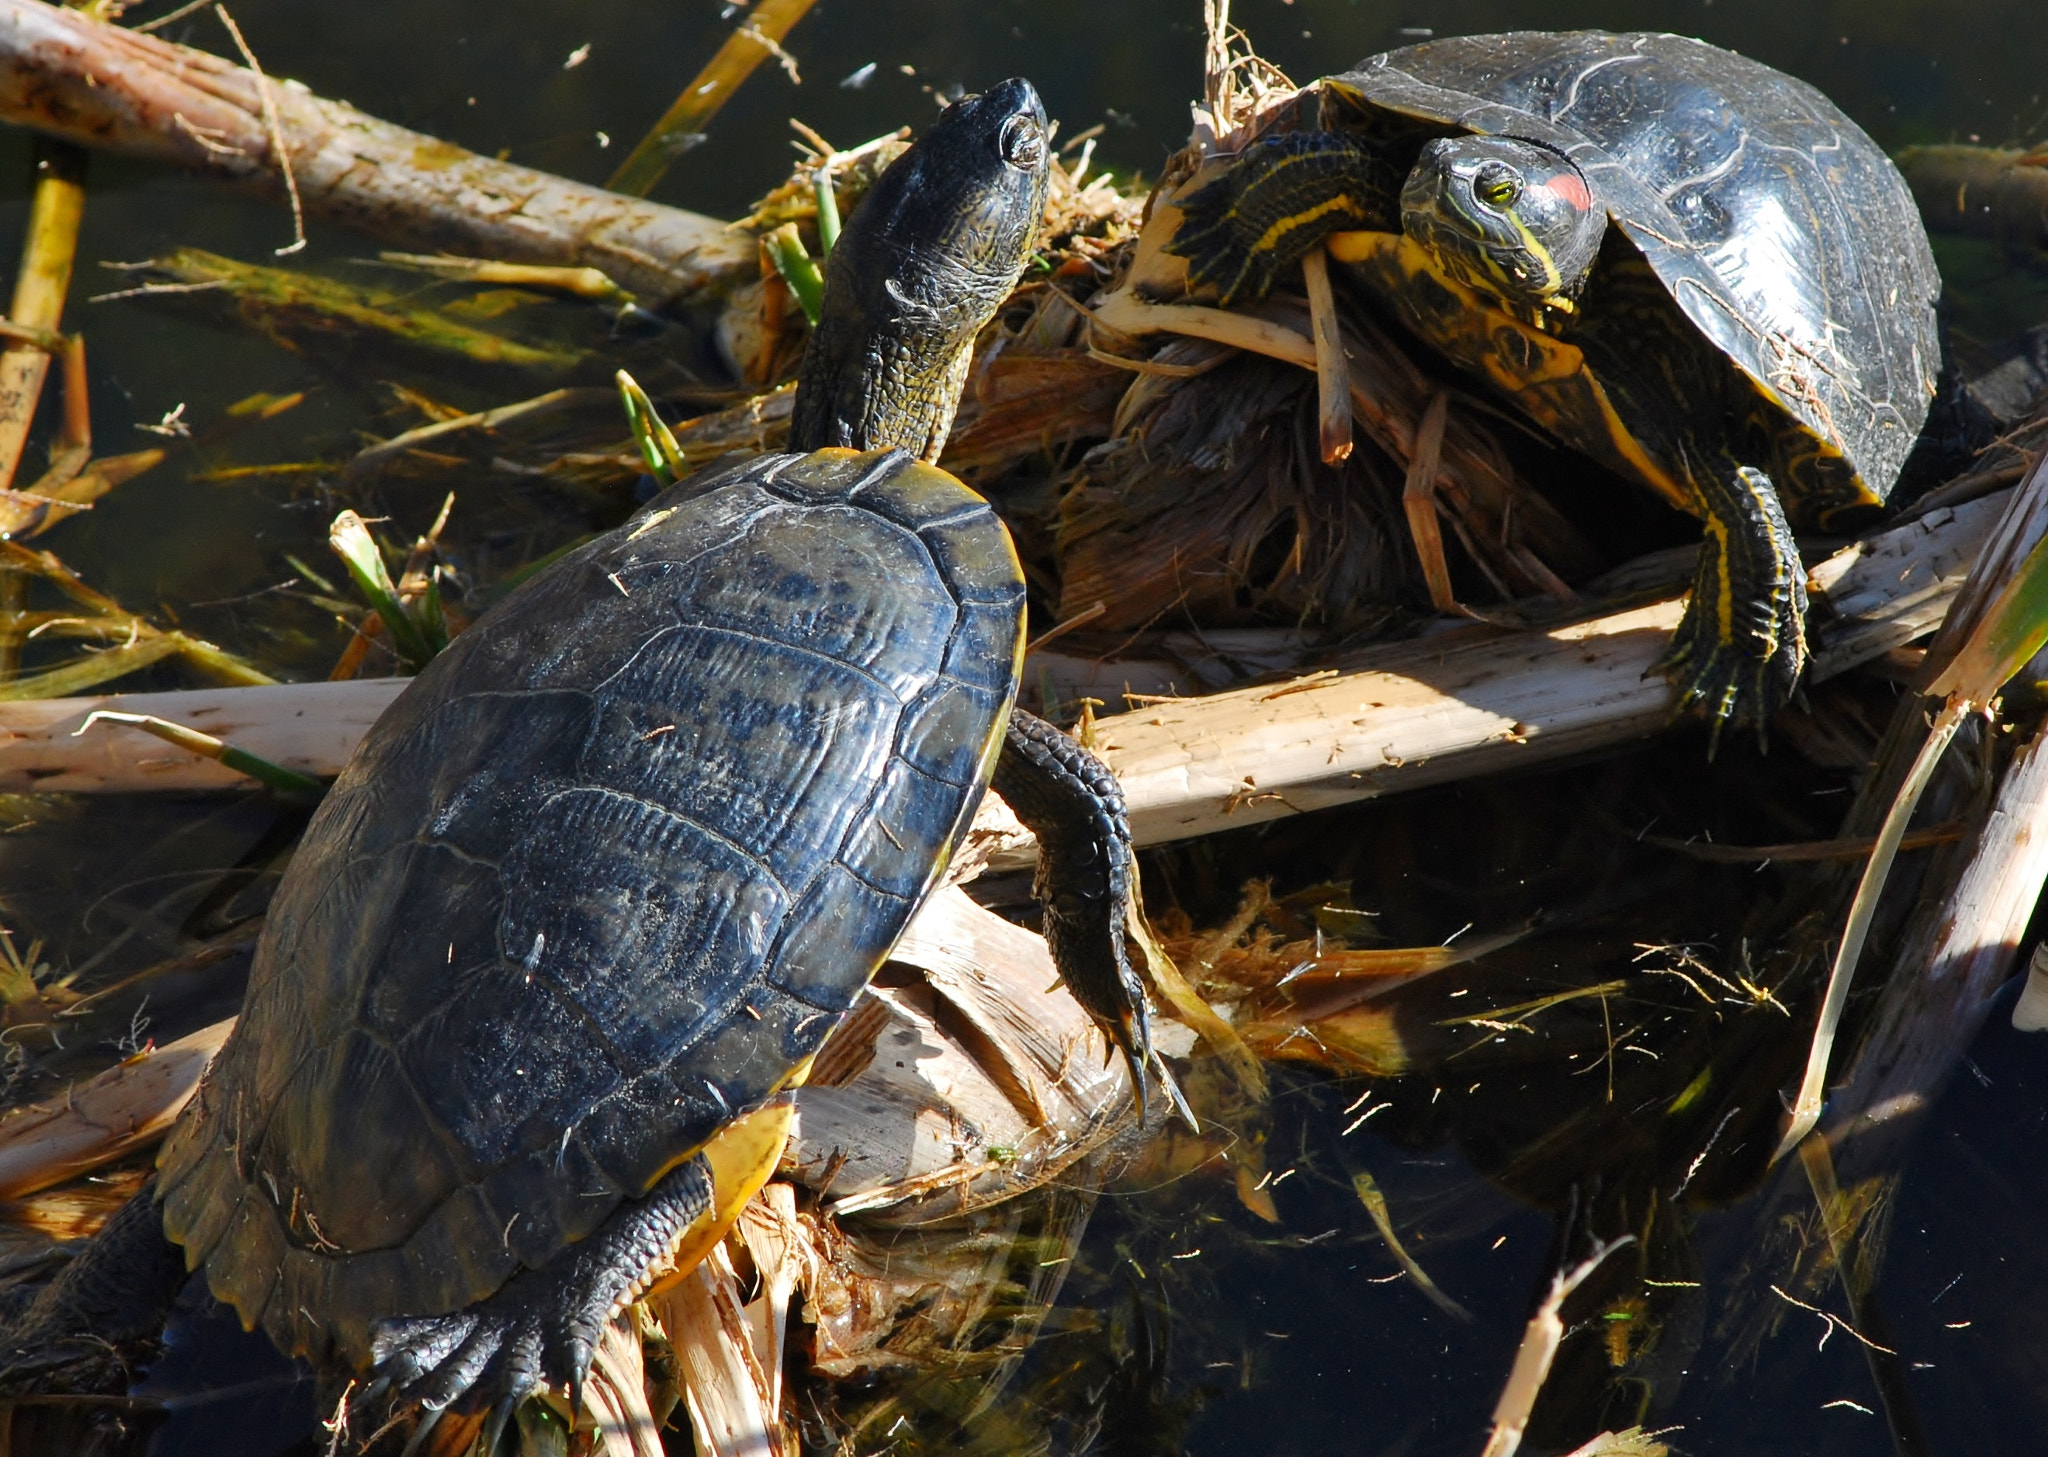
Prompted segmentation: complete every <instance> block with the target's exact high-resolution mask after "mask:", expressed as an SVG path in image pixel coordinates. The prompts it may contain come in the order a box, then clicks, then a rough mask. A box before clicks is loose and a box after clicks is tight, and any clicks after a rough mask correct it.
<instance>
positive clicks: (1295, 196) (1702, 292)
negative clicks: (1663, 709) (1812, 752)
mask: <svg viewBox="0 0 2048 1457" xmlns="http://www.w3.org/2000/svg"><path fill="white" fill-rule="evenodd" d="M1318 98H1319V101H1320V115H1319V116H1317V117H1316V118H1315V119H1314V122H1313V123H1312V124H1313V125H1315V126H1317V127H1319V128H1320V129H1317V130H1291V131H1277V132H1273V133H1269V134H1267V135H1266V136H1264V137H1262V138H1261V139H1260V140H1258V141H1257V142H1255V143H1254V144H1252V145H1251V146H1249V147H1247V148H1246V149H1245V150H1244V151H1243V152H1242V153H1241V154H1240V155H1239V156H1238V157H1237V158H1236V159H1235V161H1234V162H1232V163H1231V164H1230V165H1229V167H1228V169H1227V170H1226V171H1224V172H1223V173H1222V175H1221V176H1219V177H1217V178H1216V179H1215V180H1213V181H1210V182H1208V183H1206V185H1204V186H1201V187H1200V188H1198V189H1196V190H1195V191H1193V192H1192V194H1191V195H1189V196H1186V197H1184V198H1183V199H1182V201H1181V206H1182V207H1183V209H1184V212H1185V216H1184V218H1183V220H1182V223H1181V226H1180V228H1179V231H1178V233H1177V234H1176V236H1175V238H1174V240H1173V242H1172V243H1171V245H1170V246H1171V249H1172V251H1174V252H1176V253H1179V254H1181V255H1182V256H1183V257H1185V258H1186V259H1187V260H1188V265H1189V266H1188V276H1189V279H1190V281H1191V282H1192V283H1193V284H1194V285H1196V286H1203V285H1212V286H1214V287H1215V289H1216V290H1217V291H1218V293H1219V294H1220V295H1221V297H1222V299H1223V301H1224V302H1225V303H1229V302H1231V301H1232V300H1235V299H1241V298H1256V297H1258V296H1260V295H1262V294H1263V293H1265V291H1266V290H1267V289H1268V288H1270V287H1271V286H1272V284H1273V283H1274V281H1275V280H1276V279H1278V278H1280V277H1281V276H1283V274H1284V273H1285V272H1286V271H1287V270H1288V269H1289V268H1290V267H1292V266H1293V265H1294V264H1295V263H1296V262H1298V261H1299V260H1300V259H1301V257H1302V256H1303V255H1304V254H1306V253H1307V252H1308V251H1309V250H1310V249H1311V248H1313V247H1314V246H1315V245H1316V244H1317V243H1318V242H1322V241H1324V240H1325V239H1326V238H1327V239H1328V240H1329V243H1330V252H1331V255H1332V256H1333V257H1334V258H1337V259H1340V260H1344V261H1348V262H1350V263H1351V264H1352V265H1353V268H1354V270H1355V273H1356V276H1357V277H1359V278H1360V279H1361V280H1362V281H1363V282H1364V284H1365V285H1366V287H1367V288H1368V290H1369V291H1370V292H1371V293H1372V294H1373V295H1374V296H1375V297H1376V298H1377V299H1378V300H1380V301H1381V302H1382V304H1383V305H1384V306H1385V307H1386V308H1387V309H1389V310H1390V311H1391V312H1393V313H1394V314H1395V315H1396V316H1397V317H1398V318H1399V319H1400V320H1402V321H1403V322H1404V323H1405V324H1406V325H1407V326H1408V327H1409V328H1410V329H1411V330H1412V331H1413V332H1414V333H1415V334H1416V335H1417V336H1419V337H1420V338H1421V339H1422V340H1423V341H1425V342H1426V343H1427V344H1429V345H1430V346H1432V347H1434V348H1435V349H1437V350H1440V351H1441V352H1442V353H1443V354H1445V355H1446V356H1448V357H1449V358H1450V359H1451V360H1453V361H1454V362H1455V363H1456V364H1458V365H1459V366H1461V367H1463V368H1464V369H1467V370H1469V371H1472V372H1473V373H1476V374H1478V375H1479V376H1481V377H1482V378H1484V379H1485V380H1487V381H1488V382H1489V383H1490V384H1491V385H1492V386H1493V387H1494V388H1496V389H1497V390H1499V391H1501V392H1503V393H1504V394H1506V395H1507V396H1508V397H1509V398H1510V399H1512V400H1513V401H1514V402H1515V403H1516V404H1518V405H1519V406H1520V407H1521V409H1522V410H1523V411H1524V412H1526V413H1527V414H1528V415H1529V416H1530V417H1531V418H1532V419H1533V420H1535V421H1536V422H1537V423H1538V424H1540V425H1542V426H1544V427H1546V428H1547V429H1549V430H1550V431H1551V432H1552V433H1553V434H1555V435H1556V436H1557V437H1558V438H1559V439H1561V440H1562V441H1564V442H1565V443H1566V444H1568V445H1570V446H1572V447H1574V448H1576V449H1579V450H1582V451H1584V452H1586V453H1587V454H1588V455H1591V456H1593V457H1594V458H1596V459H1598V460H1599V461H1601V462H1602V463H1603V464H1605V465H1607V466H1609V467H1611V468H1612V469H1614V470H1616V471H1618V472H1620V473H1621V474H1623V475H1624V476H1627V477H1630V478H1632V479H1634V480H1637V481H1640V482H1642V483H1643V484H1645V485H1647V486H1649V487H1650V488H1651V489H1653V490H1655V491H1656V492H1657V493H1658V494H1659V495H1661V496H1663V497H1664V498H1665V499H1667V500H1669V501H1670V502H1672V503H1673V504H1674V505H1677V506H1679V507H1682V508H1683V509H1685V510H1687V511H1690V512H1692V513H1693V514H1694V515H1696V516H1699V517H1702V518H1703V519H1704V520H1705V522H1706V526H1707V539H1706V542H1705V545H1704V547H1703V549H1702V550H1701V552H1700V558H1699V565H1698V568H1697V571H1696V573H1695V576H1694V581H1693V592H1692V599H1691V601H1690V603H1689V604H1688V605H1687V608H1686V612H1685V616H1684V618H1683V620H1682V621H1681V622H1680V624H1679V627H1678V630H1677V633H1676V635H1675V636H1674V638H1673V640H1672V643H1671V647H1670V650H1669V652H1668V653H1667V654H1666V655H1665V658H1664V663H1663V666H1664V667H1665V668H1666V669H1667V670H1668V671H1670V672H1671V673H1672V674H1673V676H1674V677H1675V678H1676V680H1677V681H1678V682H1679V684H1680V686H1681V689H1682V693H1683V697H1682V700H1681V701H1682V702H1696V703H1698V704H1699V705H1700V706H1701V707H1702V708H1703V709H1704V710H1705V712H1706V713H1707V715H1708V716H1709V717H1710V718H1711V719H1712V720H1713V721H1714V724H1715V728H1716V732H1717V733H1718V729H1719V726H1720V724H1721V723H1722V722H1724V721H1728V720H1731V719H1732V720H1741V719H1745V718H1751V717H1754V718H1755V719H1757V720H1758V722H1759V731H1761V721H1762V719H1763V718H1764V716H1765V715H1767V714H1769V713H1770V712H1771V711H1772V710H1774V709H1776V708H1777V707H1779V706H1780V705H1781V704H1783V703H1784V702H1785V701H1786V699H1787V698H1789V697H1790V695H1791V694H1792V692H1793V689H1794V687H1795V685H1796V684H1797V681H1798V677H1799V673H1800V670H1801V667H1802V666H1803V664H1804V662H1805V654H1806V647H1805V635H1804V617H1805V607H1806V593H1805V583H1804V572H1803V570H1802V568H1801V566H1800V561H1799V553H1798V549H1797V547H1796V546H1795V544H1794V542H1793V539H1792V535H1791V532H1790V530H1789V529H1788V527H1787V524H1786V515H1787V513H1788V511H1789V513H1790V515H1791V517H1792V519H1793V520H1795V521H1799V522H1800V523H1802V524H1805V525H1812V526H1818V527H1821V528H1823V529H1834V528H1837V527H1839V526H1841V525H1843V524H1844V523H1846V522H1848V521H1850V520H1851V519H1852V518H1853V517H1854V516H1855V515H1856V514H1857V513H1858V512H1859V510H1861V509H1862V508H1867V507H1874V506H1878V505H1881V504H1882V503H1883V501H1884V499H1885V496H1886V494H1887V493H1888V492H1889V491H1890V489H1891V487H1892V485H1893V483H1894V482H1895V481H1896V479H1897V477H1898V474H1899V469H1900V467H1901V465H1902V464H1903V463H1904V462H1905V459H1906V456H1907V453H1908V452H1909V451H1910V450H1911V449H1912V447H1913V444H1914V441H1915V439H1916V437H1917V435H1918V433H1919V431H1920V427H1921V424H1922V422H1923V421H1924V420H1925V418H1926V416H1927V410H1928V404H1929V402H1930V400H1931V399H1932V396H1933V393H1934V384H1935V374H1936V370H1937V368H1938V366H1939V361H1940V346H1939V341H1938V337H1937V334H1936V328H1935V317H1934V304H1935V299H1936V297H1937V295H1938V294H1939V292H1940V281H1939V279H1938V278H1937V276H1936V274H1935V270H1934V258H1933V255H1932V253H1931V252H1930V251H1929V249H1928V246H1927V238H1926V234H1925V233H1924V231H1923V230H1922V228H1921V224H1920V214H1919V212H1918V210H1917V209H1916V208H1915V207H1914V205H1913V199H1912V196H1911V195H1910V194H1909V193H1908V192H1907V190H1906V186H1905V183H1904V182H1903V181H1902V180H1901V178H1900V177H1899V175H1898V173H1897V171H1896V170H1895V169H1894V168H1893V167H1892V165H1891V162H1890V161H1889V160H1888V159H1887V158H1886V157H1885V155H1884V153H1883V152H1882V151H1880V150H1879V149H1878V147H1877V145H1876V144H1875V143H1874V142H1872V141H1871V140H1870V138H1869V137H1867V136H1865V135H1864V133H1863V132H1862V131H1861V130H1860V129H1859V128H1858V127H1857V126H1856V124H1855V123H1854V122H1852V121H1850V120H1849V118H1848V117H1846V116H1844V115H1843V114H1842V113H1841V112H1840V111H1839V110H1838V109H1837V108H1836V107H1835V106H1834V104H1833V103H1831V102H1830V101H1829V100H1828V99H1827V98H1826V97H1824V96H1822V95H1821V94H1820V93H1819V92H1818V91H1815V90H1814V89H1813V88H1812V87H1811V86H1808V85H1806V84H1805V83H1804V82H1801V81H1796V80H1794V79H1793V78H1791V77H1790V76H1786V75H1783V74H1781V73H1780V72H1777V71H1774V70H1772V69H1770V68H1769V67H1768V66H1764V65H1760V64H1758V63H1757V62H1755V61H1752V60H1748V59H1746V58H1744V57H1742V56H1738V55H1735V54H1733V53H1731V52H1728V51H1724V50H1719V49H1717V48H1715V47H1713V46H1710V45H1705V44H1703V43H1701V42H1699V41H1695V40H1687V39H1685V38H1683V37H1680V36H1674V35H1607V34H1602V33H1598V32H1593V31H1582V32H1576V33H1571V34H1542V33H1534V32H1525V33H1518V34H1513V35H1493V36H1469V37H1463V38H1459V39H1452V40H1441V41H1433V42H1429V43H1427V44H1424V45H1417V46H1410V47H1407V48H1406V49H1403V50H1398V51H1392V52H1390V53H1388V54H1386V55H1382V56H1375V57H1374V58H1373V59H1371V60H1369V61H1365V62H1363V63H1362V64H1360V65H1359V66H1358V67H1357V68H1356V69H1355V70H1352V71H1349V72H1346V73H1345V74H1343V75H1341V76H1335V77H1332V78H1330V79H1328V80H1326V81H1324V82H1323V83H1322V84H1321V87H1320V90H1319V93H1318ZM1304 110H1306V108H1304ZM1610 222H1612V223H1613V224H1614V226H1612V227H1609V226H1608V224H1609V223H1610Z"/></svg>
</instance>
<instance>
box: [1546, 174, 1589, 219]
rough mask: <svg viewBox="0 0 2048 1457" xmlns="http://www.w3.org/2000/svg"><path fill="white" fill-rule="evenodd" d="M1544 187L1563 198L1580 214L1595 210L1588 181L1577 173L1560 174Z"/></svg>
mask: <svg viewBox="0 0 2048 1457" xmlns="http://www.w3.org/2000/svg"><path fill="white" fill-rule="evenodd" d="M1543 187H1544V188H1545V190H1547V191H1549V192H1553V193H1555V194H1556V195H1557V196H1559V197H1561V198H1563V199H1564V200H1565V201H1566V202H1568V203H1570V204H1571V205H1572V206H1573V207H1575V208H1577V209H1578V210H1579V211H1580V212H1591V211H1592V210H1593V194H1592V192H1591V191H1590V190H1589V189H1588V188H1587V186H1586V179H1585V178H1583V177H1581V176H1579V174H1578V173H1576V172H1560V173H1559V174H1558V175H1557V176H1555V177H1553V178H1551V179H1550V180H1549V181H1548V182H1546V183H1544V184H1543Z"/></svg>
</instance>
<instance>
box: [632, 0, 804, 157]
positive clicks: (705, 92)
mask: <svg viewBox="0 0 2048 1457" xmlns="http://www.w3.org/2000/svg"><path fill="white" fill-rule="evenodd" d="M814 3H815V0H760V3H759V4H758V5H756V6H755V7H754V8H753V9H752V10H750V11H746V12H744V16H745V18H744V19H743V20H742V21H741V22H740V24H739V25H738V26H737V27H736V28H735V29H734V30H733V33H732V34H731V35H729V36H727V37H726V39H725V44H724V45H722V46H720V47H719V48H718V54H717V55H715V56H713V57H712V58H711V59H710V60H709V61H708V62H706V63H705V66H704V69H703V70H701V71H699V72H698V73H697V74H696V75H695V76H693V77H691V78H690V84H689V85H688V86H685V87H684V88H683V92H682V95H680V96H678V97H677V98H676V99H675V101H674V103H673V104H671V105H670V107H669V109H668V110H667V111H665V112H663V113H662V116H661V120H660V121H657V122H656V123H655V124H654V126H653V127H652V128H651V129H650V130H649V131H648V133H647V135H646V136H644V137H642V138H641V139H640V142H639V145H637V146H635V147H634V148H633V150H632V151H630V152H628V153H627V154H626V160H625V161H623V162H621V163H619V168H618V170H617V171H616V172H614V173H612V175H611V177H610V178H609V179H607V180H606V182H605V186H606V187H609V188H610V189H611V190H612V191H614V192H623V193H626V194H627V195H628V196H631V197H645V196H646V195H647V194H648V193H650V192H652V191H653V190H654V184H655V183H657V182H659V181H661V178H662V174H663V173H665V172H667V171H668V164H669V163H670V162H671V161H673V160H674V159H675V158H676V157H677V156H679V155H681V154H682V153H683V152H684V151H685V150H687V149H688V148H689V147H690V146H692V145H693V144H694V143H695V142H696V141H699V140H701V139H702V137H703V134H704V128H705V127H707V126H708V125H710V123H711V118H712V117H713V116H715V115H717V114H718V110H719V108H720V107H722V106H724V105H725V103H726V101H727V100H728V99H730V98H731V96H732V94H733V93H734V92H735V91H737V90H739V88H740V86H741V84H742V83H743V82H745V81H746V79H747V77H749V76H751V75H753V74H754V71H755V69H756V68H757V67H758V66H759V65H760V64H761V62H763V61H765V60H767V59H768V58H769V57H770V56H783V55H786V54H787V52H785V51H784V50H783V49H782V38H783V37H784V36H786V35H788V34H789V32H790V29H791V27H793V26H794V25H795V24H796V23H797V22H798V21H799V20H802V19H803V18H804V14H805V12H806V11H808V10H809V9H810V8H811V6H812V4H814Z"/></svg>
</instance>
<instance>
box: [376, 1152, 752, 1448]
mask: <svg viewBox="0 0 2048 1457" xmlns="http://www.w3.org/2000/svg"><path fill="white" fill-rule="evenodd" d="M710 1179H711V1176H710V1174H709V1172H708V1171H707V1170H706V1168H705V1165H704V1161H703V1160H702V1159H692V1160H690V1161H689V1162H687V1163H685V1164H683V1165H681V1166H680V1167H678V1168H676V1169H673V1170H671V1171H670V1172H669V1173H668V1174H666V1175H664V1176H663V1177H662V1179H661V1181H660V1182H659V1183H657V1184H656V1185H655V1186H654V1188H653V1189H652V1190H650V1191H649V1192H648V1193H647V1195H646V1196H645V1197H643V1198H640V1199H633V1200H629V1201H627V1202H626V1203H625V1204H622V1205H621V1206H620V1207H619V1208H618V1209H617V1210H615V1211H614V1212H613V1214H612V1215H611V1217H610V1218H609V1219H607V1220H606V1221H605V1222H604V1223H603V1224H602V1225H600V1226H599V1227H598V1229H597V1230H596V1232H594V1233H593V1234H591V1235H590V1236H588V1237H587V1238H585V1239H583V1240H582V1241H580V1242H578V1243H576V1244H573V1245H570V1246H569V1247H568V1248H566V1249H564V1250H562V1251H561V1252H560V1253H559V1254H557V1255H556V1256H555V1258H554V1259H552V1260H550V1261H548V1263H547V1264H545V1265H543V1266H541V1267H540V1268H539V1269H537V1270H536V1269H528V1270H521V1271H520V1272H519V1273H518V1274H516V1275H514V1276H513V1277H512V1278H511V1279H510V1280H508V1281H506V1282H505V1284H504V1285H502V1286H501V1287H499V1289H498V1292H497V1293H496V1294H495V1295H492V1296H490V1297H489V1298H487V1299H485V1300H480V1301H478V1302H477V1303H476V1304H475V1305H471V1306H468V1307H467V1308H465V1309H462V1310H458V1311H455V1312H453V1313H451V1314H447V1315H420V1316H400V1317H395V1318H393V1319H390V1320H385V1321H382V1322H380V1323H379V1324H378V1326H377V1328H376V1331H375V1334H374V1335H373V1337H372V1340H371V1346H370V1355H371V1362H372V1366H373V1368H374V1370H373V1375H375V1376H376V1377H379V1378H388V1379H389V1380H390V1381H391V1383H392V1385H393V1386H394V1387H395V1388H396V1389H397V1390H398V1391H399V1392H400V1393H401V1394H402V1395H405V1396H408V1397H411V1398H412V1399H414V1400H416V1401H418V1402H419V1403H421V1404H422V1405H423V1406H426V1407H429V1408H433V1409H436V1410H438V1409H441V1408H444V1407H448V1406H453V1405H457V1404H460V1405H461V1406H462V1407H463V1408H464V1409H466V1410H472V1411H473V1410H477V1409H479V1408H481V1407H483V1406H486V1405H489V1406H491V1407H492V1408H493V1409H494V1410H496V1409H497V1408H500V1407H503V1408H506V1409H508V1410H509V1409H510V1408H511V1407H516V1406H517V1405H518V1404H519V1403H520V1402H521V1401H522V1400H524V1399H525V1398H526V1397H527V1396H528V1395H530V1394H531V1393H532V1392H534V1391H535V1390H536V1389H538V1388H539V1387H542V1386H558V1387H560V1386H566V1387H568V1388H570V1389H571V1390H572V1391H574V1392H576V1393H577V1396H578V1398H579V1402H580V1397H581V1393H582V1386H583V1379H584V1377H585V1376H586V1375H588V1374H589V1371H590V1363H591V1359H592V1357H593V1354H594V1353H595V1350H596V1346H597V1337H598V1334H599V1333H600V1332H601V1331H602V1330H603V1328H604V1325H605V1322H607V1321H609V1320H610V1319H611V1318H612V1316H613V1315H614V1314H615V1313H616V1312H617V1310H618V1309H619V1307H620V1306H621V1305H623V1304H624V1303H625V1302H627V1301H628V1300H630V1299H631V1298H632V1293H633V1291H634V1290H635V1289H637V1288H638V1287H639V1285H640V1284H641V1282H643V1281H644V1280H645V1279H646V1277H647V1273H648V1271H649V1270H650V1269H652V1268H654V1267H655V1266H656V1265H658V1264H659V1263H660V1262H661V1261H663V1260H664V1259H666V1258H667V1257H668V1256H669V1253H670V1252H671V1251H672V1250H673V1249H674V1248H675V1246H676V1242H677V1240H678V1239H680V1238H681V1237H682V1235H683V1234H684V1233H685V1232H686V1231H687V1230H688V1229H689V1228H690V1227H691V1224H692V1222H693V1221H694V1220H695V1219H697V1217H698V1216H699V1215H701V1214H703V1213H705V1212H706V1211H707V1210H708V1209H709V1208H710V1206H711V1199H712V1189H711V1182H710Z"/></svg>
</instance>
